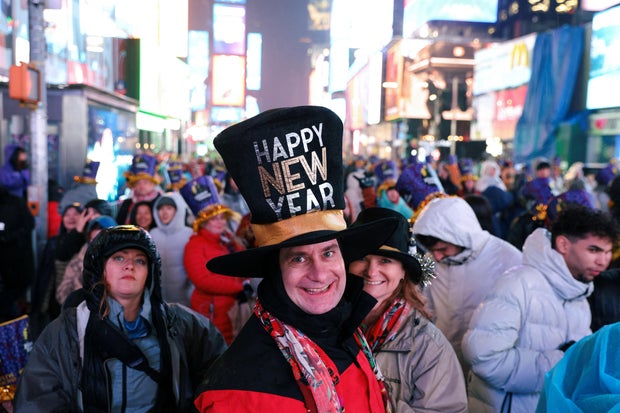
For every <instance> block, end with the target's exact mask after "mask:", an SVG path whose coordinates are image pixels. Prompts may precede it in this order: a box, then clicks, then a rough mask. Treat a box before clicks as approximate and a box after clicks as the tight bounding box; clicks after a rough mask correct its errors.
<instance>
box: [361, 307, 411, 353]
mask: <svg viewBox="0 0 620 413" xmlns="http://www.w3.org/2000/svg"><path fill="white" fill-rule="evenodd" d="M410 312H411V306H410V305H409V303H408V302H407V300H405V298H404V297H401V298H397V299H395V300H394V301H392V304H390V306H389V307H388V308H387V309H386V310H385V311H384V312H383V314H381V316H380V317H379V319H378V320H376V321H375V322H374V324H373V325H371V326H369V327H367V328H365V329H364V330H365V336H366V340H368V345H369V346H370V348H371V350H372V351H373V352H376V351H378V350H380V349H381V347H382V346H383V344H384V343H386V342H390V341H392V340H394V337H396V333H397V332H398V331H399V330H400V327H401V326H402V325H403V322H404V321H405V320H406V319H407V316H408V315H409V313H410Z"/></svg>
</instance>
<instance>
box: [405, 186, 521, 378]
mask: <svg viewBox="0 0 620 413" xmlns="http://www.w3.org/2000/svg"><path fill="white" fill-rule="evenodd" d="M413 233H414V235H415V237H416V239H417V241H418V242H419V243H420V244H421V246H423V247H424V248H425V249H426V250H428V251H429V252H430V253H431V254H432V255H433V258H434V259H435V261H436V262H437V264H436V266H435V272H436V275H437V278H436V279H435V280H433V282H432V283H431V285H430V286H429V287H427V288H425V289H424V294H425V295H426V296H427V297H428V298H429V308H430V309H431V311H432V312H433V314H434V318H433V322H434V323H435V325H436V326H437V327H439V329H440V330H441V332H442V333H443V334H444V335H445V336H446V338H447V339H448V340H449V341H450V344H452V347H453V348H454V351H455V352H456V355H457V357H458V359H459V361H460V362H461V367H462V368H463V373H464V374H465V378H467V372H468V371H469V365H468V364H467V363H464V360H463V355H462V352H461V339H462V338H463V334H465V331H466V330H467V326H468V325H469V319H470V318H471V315H472V314H473V312H474V310H475V309H476V307H478V304H480V302H481V301H482V300H483V299H484V297H485V296H486V294H487V292H488V291H489V290H490V289H491V287H493V285H494V284H495V282H496V280H497V279H498V278H499V277H500V276H501V274H502V273H503V272H504V271H505V270H507V269H508V268H510V267H513V266H515V265H519V264H521V251H519V250H518V249H517V248H515V247H514V246H512V245H511V244H509V243H508V242H506V241H504V240H502V239H501V238H498V237H496V236H493V235H491V234H490V233H489V232H487V231H485V230H483V229H482V227H481V226H480V224H479V223H478V219H477V218H476V214H475V213H474V211H473V209H472V208H471V207H470V206H469V204H468V203H467V202H466V201H465V200H464V199H463V198H460V197H454V196H453V197H446V198H436V199H433V200H432V201H431V202H429V203H428V205H426V206H425V207H424V209H423V210H422V212H420V214H419V215H418V217H417V218H416V220H415V223H414V225H413Z"/></svg>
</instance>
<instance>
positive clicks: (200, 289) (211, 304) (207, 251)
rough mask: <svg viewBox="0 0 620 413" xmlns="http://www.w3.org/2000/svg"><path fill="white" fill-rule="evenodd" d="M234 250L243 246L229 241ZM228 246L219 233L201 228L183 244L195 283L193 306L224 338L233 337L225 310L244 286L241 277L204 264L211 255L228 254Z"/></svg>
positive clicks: (189, 270) (230, 339)
mask: <svg viewBox="0 0 620 413" xmlns="http://www.w3.org/2000/svg"><path fill="white" fill-rule="evenodd" d="M232 249H233V251H235V252H236V251H241V250H242V249H243V247H241V246H238V245H236V244H234V245H232ZM229 253H230V250H229V249H228V247H227V246H226V245H224V244H223V243H222V242H221V241H220V236H219V235H216V234H213V233H211V232H209V231H207V230H206V229H204V228H201V229H200V230H199V232H198V234H194V235H192V236H191V237H190V239H189V241H188V242H187V244H186V245H185V252H184V254H183V265H184V266H185V271H187V275H188V277H189V279H190V280H191V281H192V283H193V284H194V286H195V287H196V288H195V289H194V292H193V293H192V297H191V299H190V303H191V307H192V309H194V310H196V311H198V312H199V313H201V314H203V315H205V316H206V317H208V318H209V319H210V320H211V321H212V322H213V324H215V326H216V327H217V328H218V329H219V330H220V332H221V333H222V335H223V336H224V338H225V339H226V342H227V343H228V344H230V343H231V342H232V340H233V338H234V337H233V336H232V324H231V321H230V318H229V317H228V311H229V310H230V308H231V307H232V305H233V304H234V303H235V301H236V296H237V294H239V293H240V292H241V291H242V290H243V280H244V279H243V278H238V277H230V276H226V275H219V274H215V273H213V272H211V271H209V270H208V269H207V267H206V264H207V262H208V261H209V260H210V259H211V258H215V257H219V256H221V255H225V254H229Z"/></svg>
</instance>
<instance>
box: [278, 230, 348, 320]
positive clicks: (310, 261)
mask: <svg viewBox="0 0 620 413" xmlns="http://www.w3.org/2000/svg"><path fill="white" fill-rule="evenodd" d="M280 269H281V271H282V280H283V282H284V289H285V290H286V294H287V295H288V296H289V298H290V299H291V301H293V303H295V304H296V305H297V306H298V307H299V308H300V309H302V310H303V311H304V312H306V313H308V314H324V313H326V312H328V311H330V310H331V309H333V308H334V307H336V305H337V304H338V302H339V301H340V299H341V298H342V295H343V294H344V289H345V286H346V282H347V277H346V270H345V267H344V260H343V258H342V253H341V252H340V247H339V246H338V242H337V241H336V240H330V241H325V242H321V243H318V244H311V245H301V246H297V247H289V248H282V250H280Z"/></svg>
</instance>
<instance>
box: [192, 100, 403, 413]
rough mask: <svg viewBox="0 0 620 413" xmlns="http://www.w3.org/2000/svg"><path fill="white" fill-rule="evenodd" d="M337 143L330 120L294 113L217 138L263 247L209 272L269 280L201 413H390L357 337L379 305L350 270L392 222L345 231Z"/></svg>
mask: <svg viewBox="0 0 620 413" xmlns="http://www.w3.org/2000/svg"><path fill="white" fill-rule="evenodd" d="M342 133H343V125H342V121H341V120H340V118H339V117H338V115H336V114H335V113H334V112H332V111H331V110H329V109H327V108H323V107H319V106H299V107H291V108H279V109H272V110H268V111H266V112H263V113H261V114H259V115H257V116H255V117H253V118H250V119H248V120H245V121H243V122H240V123H238V124H236V125H233V126H231V127H229V128H227V129H225V130H224V131H223V132H222V133H221V134H220V135H218V136H217V137H216V138H215V139H214V145H215V147H216V149H217V150H218V152H219V153H220V155H221V156H222V158H223V159H224V163H225V164H226V169H227V170H228V171H229V173H230V174H231V175H232V177H233V178H234V180H235V182H237V184H238V185H239V190H240V191H241V193H242V194H243V196H244V198H245V200H246V201H247V203H248V206H249V208H250V211H251V216H252V224H251V225H252V228H253V231H254V234H255V236H256V240H257V245H258V246H257V247H256V248H251V249H247V250H245V251H240V252H237V253H234V254H227V255H222V256H219V257H216V258H213V259H211V260H210V261H209V262H208V263H207V267H208V268H209V270H210V271H213V272H214V273H218V274H223V275H226V276H242V277H259V278H262V281H261V282H260V284H259V285H258V297H257V300H256V305H255V306H254V310H253V314H252V315H251V316H250V318H249V319H248V321H247V322H246V323H245V325H244V326H243V327H242V329H241V331H240V333H239V335H238V336H237V338H236V339H235V340H234V341H233V342H232V344H231V346H230V347H229V349H228V350H227V351H226V352H225V353H224V354H223V355H222V357H220V358H219V359H218V361H216V362H215V364H214V365H213V367H212V368H210V369H209V371H208V372H207V377H206V380H205V381H204V383H203V384H202V385H201V388H200V390H201V393H200V394H199V396H198V398H197V399H196V402H195V405H196V407H197V408H198V410H199V411H200V412H274V411H281V412H288V413H307V412H314V413H317V412H321V413H322V412H343V411H345V410H346V411H347V412H349V411H350V412H356V413H370V412H373V413H382V412H386V411H394V410H387V409H389V408H390V407H388V406H389V403H390V401H389V398H388V396H387V393H386V391H385V387H384V384H383V383H384V382H383V379H382V377H381V375H380V372H379V371H378V369H377V368H376V365H375V361H374V358H373V356H372V352H371V350H370V347H369V346H368V343H367V341H366V339H365V337H364V335H363V334H362V333H361V331H360V330H359V328H358V327H359V325H360V323H361V322H362V320H363V318H364V317H365V316H366V315H367V314H368V312H369V311H370V310H371V309H372V308H373V306H374V305H375V303H376V300H375V299H374V298H373V297H372V296H370V295H369V294H367V293H365V292H364V291H363V290H362V289H363V280H362V279H361V278H360V277H356V276H354V275H351V274H347V271H346V263H348V262H350V261H352V260H355V259H358V258H361V257H363V256H364V255H366V254H367V253H370V252H372V251H374V250H376V249H377V248H379V247H380V246H381V245H382V244H383V242H384V241H385V240H386V239H387V238H388V237H389V236H390V234H391V233H392V232H393V231H394V229H395V227H396V223H397V221H395V220H393V219H390V218H386V219H381V220H377V221H376V222H373V223H368V224H365V225H359V226H357V227H355V228H347V226H346V222H345V220H344V215H343V209H344V205H345V204H344V190H343V186H344V185H343V180H342V176H343V172H342V170H343V163H342V158H341V157H342Z"/></svg>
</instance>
